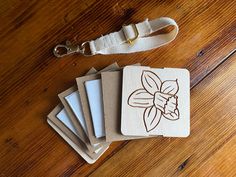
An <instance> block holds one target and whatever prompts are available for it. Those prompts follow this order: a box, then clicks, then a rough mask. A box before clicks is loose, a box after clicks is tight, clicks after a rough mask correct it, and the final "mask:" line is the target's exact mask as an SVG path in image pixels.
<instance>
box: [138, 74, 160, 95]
mask: <svg viewBox="0 0 236 177" xmlns="http://www.w3.org/2000/svg"><path fill="white" fill-rule="evenodd" d="M141 81H142V85H143V87H144V89H145V90H147V92H149V93H150V94H152V95H154V93H155V92H157V91H160V89H161V80H160V78H159V77H158V76H157V75H156V74H155V73H153V72H151V71H143V73H142V76H141Z"/></svg>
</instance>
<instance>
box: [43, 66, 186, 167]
mask: <svg viewBox="0 0 236 177" xmlns="http://www.w3.org/2000/svg"><path fill="white" fill-rule="evenodd" d="M58 96H59V99H60V101H61V103H60V104H59V105H57V106H56V107H55V108H54V109H53V110H52V112H51V113H50V114H49V115H48V119H47V121H48V123H49V124H50V126H51V127H52V128H53V129H54V130H55V131H56V132H57V133H58V134H60V136H61V137H62V138H63V139H64V140H65V141H66V142H67V143H68V144H69V145H70V146H71V147H72V148H73V149H74V150H75V151H76V152H78V153H79V154H80V156H81V157H82V158H84V159H85V160H86V161H87V162H88V163H90V164H92V163H94V162H95V161H96V160H97V159H98V158H99V157H100V156H101V155H102V154H103V153H104V152H105V151H106V150H107V149H108V147H109V145H110V143H111V142H113V141H122V140H130V139H140V138H149V137H155V136H159V135H162V136H165V137H187V136H188V135H189V133H190V76H189V72H188V70H186V69H177V68H162V69H154V68H150V67H146V66H140V65H139V64H136V65H132V66H125V67H123V68H120V67H119V66H118V65H117V63H114V64H112V65H109V66H108V67H106V68H104V69H103V70H101V71H99V72H97V71H96V70H95V69H94V68H92V69H91V70H90V71H89V72H88V73H87V75H85V76H83V77H78V78H76V84H75V85H74V86H73V87H71V88H69V89H67V90H65V91H64V92H62V93H60V94H59V95H58Z"/></svg>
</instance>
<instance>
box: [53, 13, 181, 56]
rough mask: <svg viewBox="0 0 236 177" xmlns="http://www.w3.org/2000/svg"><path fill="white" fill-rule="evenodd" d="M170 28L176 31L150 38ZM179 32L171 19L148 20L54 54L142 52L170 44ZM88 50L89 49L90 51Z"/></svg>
mask: <svg viewBox="0 0 236 177" xmlns="http://www.w3.org/2000/svg"><path fill="white" fill-rule="evenodd" d="M168 26H173V27H174V29H173V30H172V31H170V32H168V33H165V34H158V35H154V36H149V35H150V34H152V33H154V32H156V31H159V30H161V29H163V28H166V27H168ZM178 31H179V28H178V25H177V23H176V22H175V21H174V20H173V19H171V18H168V17H161V18H157V19H154V20H151V21H149V20H148V19H146V20H145V21H143V22H140V23H138V24H130V25H127V26H123V27H122V28H121V30H120V31H118V32H114V33H110V34H107V35H105V36H101V37H100V38H98V39H96V40H92V41H87V42H84V43H83V44H82V45H80V46H79V45H78V46H72V45H71V44H70V43H67V44H66V45H62V44H59V45H57V46H56V47H55V48H54V50H53V52H54V55H55V56H56V57H64V56H66V55H70V54H73V53H81V54H83V55H85V56H92V55H96V54H102V55H108V54H125V53H134V52H141V51H146V50H151V49H155V48H158V47H160V46H163V45H166V44H168V43H170V42H171V41H173V40H174V39H175V37H176V36H177V34H178ZM87 48H89V51H88V49H87ZM60 50H64V53H61V52H60Z"/></svg>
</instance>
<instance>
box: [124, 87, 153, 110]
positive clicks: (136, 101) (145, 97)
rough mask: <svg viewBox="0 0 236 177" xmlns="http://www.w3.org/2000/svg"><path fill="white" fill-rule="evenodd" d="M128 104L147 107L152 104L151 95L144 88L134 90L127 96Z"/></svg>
mask: <svg viewBox="0 0 236 177" xmlns="http://www.w3.org/2000/svg"><path fill="white" fill-rule="evenodd" d="M128 104H129V105H130V106H132V107H138V108H147V107H150V106H152V105H153V95H151V94H150V93H148V92H147V91H146V90H145V89H138V90H135V91H134V92H133V93H132V94H131V95H130V96H129V98H128Z"/></svg>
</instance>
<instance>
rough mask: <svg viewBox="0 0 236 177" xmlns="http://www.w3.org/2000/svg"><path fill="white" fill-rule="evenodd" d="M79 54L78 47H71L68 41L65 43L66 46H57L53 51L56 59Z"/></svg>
mask: <svg viewBox="0 0 236 177" xmlns="http://www.w3.org/2000/svg"><path fill="white" fill-rule="evenodd" d="M79 52H81V50H80V48H79V46H75V45H72V44H71V42H70V41H66V45H63V44H59V45H57V46H55V47H54V49H53V53H54V55H55V56H56V57H58V58H62V57H64V56H67V55H71V54H74V53H79Z"/></svg>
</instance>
